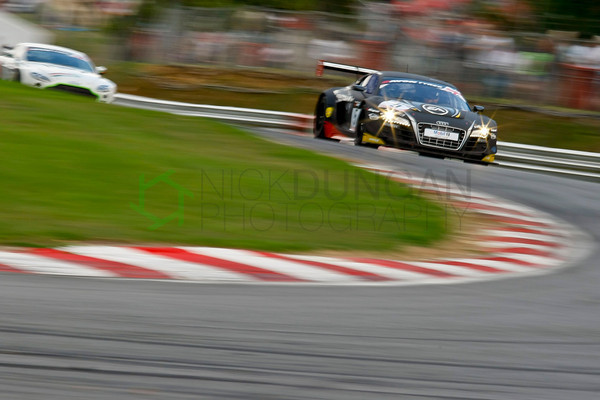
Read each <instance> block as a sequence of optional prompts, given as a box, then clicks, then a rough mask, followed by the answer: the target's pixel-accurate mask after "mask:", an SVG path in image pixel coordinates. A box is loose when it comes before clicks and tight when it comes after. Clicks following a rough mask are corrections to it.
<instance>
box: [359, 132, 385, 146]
mask: <svg viewBox="0 0 600 400" xmlns="http://www.w3.org/2000/svg"><path fill="white" fill-rule="evenodd" d="M363 142H369V143H375V144H381V145H385V142H384V141H383V140H381V139H380V138H378V137H377V136H373V135H369V134H368V133H363Z"/></svg>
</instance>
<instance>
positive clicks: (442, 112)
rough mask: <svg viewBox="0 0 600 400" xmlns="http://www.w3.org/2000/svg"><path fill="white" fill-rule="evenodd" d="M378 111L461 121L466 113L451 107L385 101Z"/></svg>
mask: <svg viewBox="0 0 600 400" xmlns="http://www.w3.org/2000/svg"><path fill="white" fill-rule="evenodd" d="M378 107H379V109H393V110H397V111H402V112H405V113H407V114H410V115H412V116H414V117H416V115H415V114H419V113H424V114H430V115H433V116H436V117H442V116H443V117H449V118H456V119H462V118H464V115H465V114H466V113H468V112H465V111H461V110H457V109H455V108H452V107H446V106H440V105H437V104H427V103H419V102H416V101H408V100H386V101H384V102H382V103H380V104H379V106H378Z"/></svg>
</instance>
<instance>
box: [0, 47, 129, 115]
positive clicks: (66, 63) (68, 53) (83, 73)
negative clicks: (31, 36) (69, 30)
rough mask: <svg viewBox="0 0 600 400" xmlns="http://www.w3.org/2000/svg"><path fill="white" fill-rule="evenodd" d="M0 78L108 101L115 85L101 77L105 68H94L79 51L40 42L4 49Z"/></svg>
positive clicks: (111, 96) (1, 58) (0, 61)
mask: <svg viewBox="0 0 600 400" xmlns="http://www.w3.org/2000/svg"><path fill="white" fill-rule="evenodd" d="M0 68H1V74H2V75H1V77H2V79H5V80H15V81H19V82H21V83H23V84H25V85H29V86H33V87H37V88H52V89H58V90H64V91H67V92H72V93H78V94H83V95H87V96H92V97H95V98H97V99H98V100H99V101H102V102H105V103H110V102H112V101H113V98H114V95H115V93H116V92H117V85H116V84H115V83H114V82H112V81H110V80H108V79H106V78H104V77H102V74H103V73H104V72H106V68H104V67H96V66H94V63H93V62H92V60H90V58H89V57H88V56H87V55H86V54H85V53H82V52H79V51H76V50H72V49H68V48H66V47H60V46H53V45H48V44H41V43H20V44H18V45H16V46H15V47H13V48H6V47H5V48H4V51H3V52H2V55H1V56H0Z"/></svg>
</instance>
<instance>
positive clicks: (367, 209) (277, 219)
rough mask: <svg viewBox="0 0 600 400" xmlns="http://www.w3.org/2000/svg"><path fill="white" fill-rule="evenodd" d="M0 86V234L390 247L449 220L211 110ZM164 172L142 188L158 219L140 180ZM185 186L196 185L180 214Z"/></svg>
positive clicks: (376, 180)
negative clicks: (162, 109)
mask: <svg viewBox="0 0 600 400" xmlns="http://www.w3.org/2000/svg"><path fill="white" fill-rule="evenodd" d="M0 93H1V96H0V110H1V112H0V113H1V114H0V115H1V121H2V123H1V125H0V154H1V159H2V165H1V167H0V182H1V183H2V190H1V192H0V193H2V195H1V196H0V244H1V245H9V246H10V245H26V246H39V245H44V246H56V245H61V244H66V243H79V242H86V243H87V242H97V243H119V244H124V243H147V244H189V245H206V246H226V247H238V248H251V249H264V250H274V251H309V250H317V249H331V250H371V251H389V250H396V249H398V248H401V247H402V246H404V245H414V244H422V245H431V244H433V243H434V242H435V241H437V240H440V239H442V238H444V237H445V235H446V234H448V231H449V230H450V229H451V228H452V226H453V221H452V220H450V221H448V218H446V216H445V215H444V210H443V209H442V207H441V206H438V205H436V204H433V203H431V202H429V201H426V200H424V199H423V198H420V197H418V196H417V195H416V193H415V192H414V191H411V190H410V189H408V188H406V187H404V186H402V185H400V184H397V183H394V182H391V181H388V180H386V179H385V178H383V177H381V176H378V175H374V174H371V173H368V172H365V171H363V170H360V169H357V168H355V167H352V166H350V165H348V164H346V163H344V162H342V161H340V160H336V159H332V158H328V157H325V156H321V155H317V154H314V153H312V152H309V151H305V150H300V149H296V148H292V147H286V146H282V145H278V144H275V143H271V142H266V141H263V140H261V139H259V138H256V137H254V136H252V135H250V134H247V133H245V132H243V131H241V130H236V129H234V128H232V127H229V126H227V125H223V124H220V123H217V122H214V121H211V120H206V119H200V118H192V117H183V116H174V115H170V114H164V113H158V112H151V111H144V110H134V109H129V108H125V107H119V106H114V105H106V104H100V103H96V102H94V101H93V100H91V99H87V98H82V97H78V96H74V95H70V94H66V93H57V92H51V91H43V90H37V89H32V88H27V87H24V86H21V85H19V84H16V83H13V82H0ZM165 174H170V175H168V177H167V178H166V179H164V180H163V181H161V182H157V183H156V184H155V185H153V186H151V187H148V188H147V190H145V191H144V192H143V194H144V195H143V199H144V201H145V204H144V211H145V212H147V213H148V215H152V216H154V217H149V216H144V215H142V213H140V212H138V211H136V210H135V209H134V207H132V205H134V204H138V205H139V200H140V182H142V184H144V183H148V182H150V181H151V180H152V179H155V178H159V177H161V176H163V177H165V176H166V175H165ZM178 188H184V189H185V190H187V191H188V193H190V194H191V195H192V196H193V197H192V196H189V195H188V196H186V197H184V199H183V200H184V202H185V204H184V207H182V210H183V215H182V217H183V218H182V220H181V221H179V219H178V218H176V217H177V216H178V214H174V213H176V212H177V211H178V210H180V209H179V208H178V206H179V205H181V204H182V203H181V201H182V200H181V198H179V197H178V193H179V191H178ZM169 216H171V217H175V218H174V219H172V220H170V221H168V222H165V221H164V220H162V219H168V218H169ZM152 218H155V220H153V219H152ZM156 222H158V223H156ZM163 222H164V223H163ZM179 222H181V223H179ZM153 225H154V226H153Z"/></svg>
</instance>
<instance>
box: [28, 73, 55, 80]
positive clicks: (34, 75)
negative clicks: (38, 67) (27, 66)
mask: <svg viewBox="0 0 600 400" xmlns="http://www.w3.org/2000/svg"><path fill="white" fill-rule="evenodd" d="M30 75H31V77H32V78H33V79H35V80H37V81H42V82H50V78H48V77H47V76H46V75H42V74H40V73H38V72H32V73H31V74H30Z"/></svg>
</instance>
